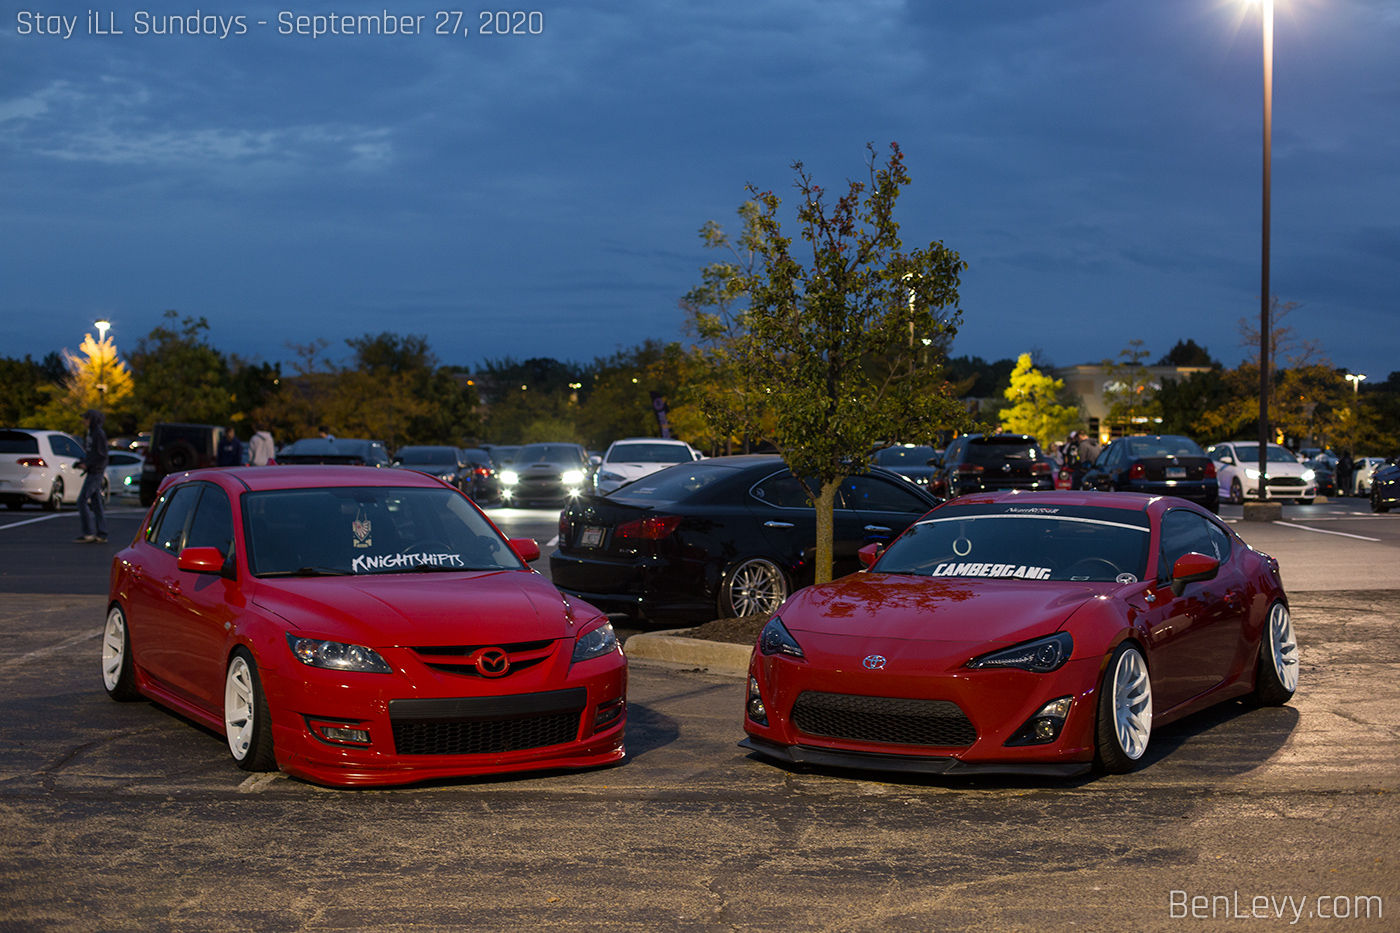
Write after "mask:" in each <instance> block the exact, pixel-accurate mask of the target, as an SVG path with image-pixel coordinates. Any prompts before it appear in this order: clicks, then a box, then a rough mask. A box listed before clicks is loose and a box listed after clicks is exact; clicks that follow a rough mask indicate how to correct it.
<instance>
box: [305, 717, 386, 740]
mask: <svg viewBox="0 0 1400 933" xmlns="http://www.w3.org/2000/svg"><path fill="white" fill-rule="evenodd" d="M306 725H307V727H308V728H310V730H311V734H312V735H314V736H316V738H318V739H320V740H321V741H323V742H329V743H331V744H332V745H368V744H370V741H369V730H368V729H362V728H358V727H359V725H360V723H359V722H357V721H356V720H342V721H337V720H334V719H332V720H323V719H308V720H307V721H306Z"/></svg>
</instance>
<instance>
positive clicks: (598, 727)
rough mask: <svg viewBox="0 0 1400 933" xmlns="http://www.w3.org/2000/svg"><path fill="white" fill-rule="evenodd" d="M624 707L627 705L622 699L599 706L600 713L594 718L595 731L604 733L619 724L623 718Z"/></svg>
mask: <svg viewBox="0 0 1400 933" xmlns="http://www.w3.org/2000/svg"><path fill="white" fill-rule="evenodd" d="M624 705H625V703H624V701H623V700H622V699H621V698H619V699H616V700H611V701H609V702H607V703H600V704H599V705H598V712H597V714H596V715H594V717H593V731H594V732H602V731H603V730H604V729H606V728H608V727H609V726H611V725H612V724H613V723H615V722H617V720H618V719H619V718H620V717H621V716H622V710H623V707H624Z"/></svg>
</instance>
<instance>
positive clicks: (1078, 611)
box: [740, 491, 1298, 776]
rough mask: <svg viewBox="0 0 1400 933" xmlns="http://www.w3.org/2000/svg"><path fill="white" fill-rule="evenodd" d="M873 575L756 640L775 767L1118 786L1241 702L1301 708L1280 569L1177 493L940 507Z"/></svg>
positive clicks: (796, 608) (807, 598) (806, 602)
mask: <svg viewBox="0 0 1400 933" xmlns="http://www.w3.org/2000/svg"><path fill="white" fill-rule="evenodd" d="M861 554H862V559H864V560H866V561H867V563H870V562H873V564H872V565H871V566H869V568H868V570H866V571H864V572H861V573H855V574H851V575H849V576H847V577H843V578H842V579H840V580H835V581H832V582H831V583H828V584H824V585H822V586H814V587H809V588H808V589H805V590H802V591H801V592H799V593H797V594H795V595H794V596H792V597H791V598H790V599H788V601H787V602H786V603H784V604H783V605H782V606H781V607H780V608H779V609H778V611H777V613H776V614H775V615H774V616H773V618H772V619H770V620H769V622H768V623H767V625H766V626H765V627H764V628H763V630H762V631H761V632H760V634H759V638H758V643H757V645H756V646H755V648H754V652H753V655H752V660H751V662H750V665H749V687H748V702H747V704H746V707H745V719H744V731H745V732H746V733H747V734H748V737H747V739H745V740H744V741H743V742H742V743H740V744H741V745H743V746H744V747H746V748H749V749H751V750H753V751H755V752H757V753H759V754H761V755H763V756H766V757H769V758H773V759H776V760H779V761H787V762H806V763H809V764H819V765H831V766H840V767H852V768H868V769H873V770H887V771H922V772H929V773H938V774H972V773H986V772H1023V773H1031V774H1043V775H1061V776H1069V775H1074V774H1078V773H1080V772H1083V771H1087V770H1089V769H1090V768H1091V767H1095V766H1096V767H1097V768H1098V769H1099V770H1102V771H1109V772H1125V771H1130V770H1132V769H1133V768H1135V767H1137V766H1138V765H1139V764H1141V763H1142V762H1143V760H1144V755H1145V754H1146V752H1147V746H1148V742H1149V740H1150V738H1151V735H1152V730H1153V729H1154V728H1156V727H1160V726H1162V725H1164V724H1166V723H1168V722H1171V721H1173V720H1175V719H1179V718H1181V717H1182V716H1185V715H1187V714H1189V713H1193V712H1196V711H1197V710H1200V709H1204V708H1205V707H1207V706H1210V705H1212V704H1214V703H1219V702H1221V701H1223V700H1228V699H1230V698H1232V697H1238V696H1243V695H1250V694H1252V695H1253V698H1254V699H1255V700H1256V701H1257V702H1259V703H1261V704H1267V705H1278V704H1283V703H1286V702H1288V700H1289V699H1290V698H1291V697H1292V696H1293V692H1294V690H1295V689H1296V687H1297V684H1298V645H1297V642H1296V640H1295V639H1294V636H1293V625H1292V622H1291V621H1290V617H1289V613H1288V601H1287V597H1286V595H1285V594H1284V591H1283V585H1282V583H1281V581H1280V579H1279V570H1278V564H1277V562H1276V561H1274V559H1273V558H1271V557H1269V556H1268V555H1265V554H1262V553H1260V552H1258V551H1255V550H1254V549H1252V548H1251V547H1249V546H1248V545H1247V544H1245V543H1244V541H1242V540H1241V539H1240V538H1239V537H1238V536H1237V535H1236V534H1235V533H1234V532H1233V531H1231V530H1230V528H1229V527H1228V526H1226V525H1224V524H1222V523H1221V522H1220V520H1219V519H1218V518H1217V517H1216V516H1214V515H1212V514H1211V513H1210V512H1208V511H1207V510H1206V509H1204V508H1201V507H1200V506H1198V505H1195V504H1194V503H1191V502H1187V501H1186V500H1184V499H1178V498H1176V497H1173V496H1147V495H1143V494H1138V493H1073V492H1049V491H1046V492H1032V493H1027V492H1019V491H1017V492H1002V493H993V494H982V495H977V494H974V495H970V496H964V497H962V498H959V499H954V500H952V501H950V502H946V503H944V504H943V505H941V506H938V507H937V508H935V509H933V510H932V511H930V512H929V513H928V514H926V515H925V516H924V517H923V518H922V519H920V520H919V521H917V522H915V523H914V524H913V525H911V526H910V528H909V529H908V530H907V531H906V532H905V533H904V534H903V535H902V536H901V537H900V538H898V539H897V540H896V541H894V542H893V543H892V544H891V545H890V546H889V549H888V550H886V551H885V552H884V553H883V554H879V555H878V557H877V554H876V551H875V546H873V545H871V546H868V547H866V548H864V549H862V552H861Z"/></svg>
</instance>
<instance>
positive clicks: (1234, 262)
mask: <svg viewBox="0 0 1400 933" xmlns="http://www.w3.org/2000/svg"><path fill="white" fill-rule="evenodd" d="M0 3H3V0H0ZM67 6H69V5H62V6H57V5H56V6H52V7H49V6H45V5H44V4H43V3H41V2H34V3H31V4H30V5H28V6H25V7H16V6H13V5H12V4H6V5H0V216H3V218H4V223H3V225H0V356H22V355H24V354H33V355H35V356H36V357H37V356H41V355H43V354H45V353H47V352H49V351H51V350H55V349H58V348H60V347H70V348H71V347H76V346H77V345H78V343H79V342H80V341H81V340H82V335H83V333H84V332H85V331H90V330H92V327H91V322H92V321H93V320H95V319H97V318H98V317H104V316H105V317H107V318H109V319H110V320H111V321H112V322H113V324H114V327H113V335H114V336H115V337H116V339H117V343H118V346H119V348H127V349H129V348H130V347H131V346H132V344H133V343H134V341H135V340H136V339H137V338H138V337H140V336H141V335H143V334H145V333H147V332H148V331H150V329H151V328H152V327H153V326H155V325H156V324H157V323H158V322H159V320H160V316H161V314H162V312H163V311H164V310H165V309H167V308H174V309H177V310H178V311H179V312H181V313H182V314H189V315H195V316H202V317H205V318H207V319H208V320H209V323H210V325H211V332H210V339H211V340H212V342H213V343H214V344H215V345H216V346H217V347H219V348H220V349H223V350H226V351H231V352H235V353H238V354H240V355H243V356H246V357H257V358H261V359H264V360H274V361H275V360H287V359H291V358H292V357H293V355H294V354H293V353H292V352H291V351H290V350H289V349H288V344H289V343H295V344H305V343H309V342H312V341H314V340H316V339H318V338H324V339H327V340H329V341H331V342H332V344H333V349H334V352H342V353H343V352H348V351H347V350H346V348H345V344H344V342H343V341H344V340H345V338H347V337H356V336H359V335H362V334H365V333H379V332H381V331H392V332H395V333H400V334H423V335H426V336H427V337H428V338H429V340H430V342H431V345H432V347H433V349H434V350H435V352H436V353H437V355H438V357H439V358H440V359H441V360H442V361H443V362H445V363H456V364H461V365H467V366H471V365H475V364H478V363H480V362H481V361H483V360H487V359H499V358H502V357H515V358H517V359H519V358H527V357H533V356H552V357H556V358H559V359H573V360H579V361H588V360H591V359H592V358H593V357H595V356H600V355H607V354H610V353H612V352H613V351H615V350H616V349H618V348H619V347H628V346H632V345H635V344H637V343H639V342H641V341H642V340H643V339H645V338H654V339H658V340H663V341H667V340H677V339H682V337H683V334H682V332H681V327H680V324H681V315H680V312H679V310H678V308H677V299H678V298H679V297H680V296H681V295H682V294H684V293H685V292H686V291H687V290H688V289H689V288H691V287H692V286H694V285H695V284H697V282H698V280H699V275H698V270H699V268H700V266H702V265H703V264H704V263H706V262H708V261H711V260H712V259H715V258H718V257H716V256H715V255H713V254H709V253H707V251H706V250H705V249H704V248H703V246H702V244H701V241H700V239H699V237H698V235H697V231H698V230H699V228H700V226H701V224H702V223H704V222H705V221H707V220H716V221H720V222H721V223H725V224H727V225H729V226H730V227H731V228H737V217H736V215H735V208H736V207H737V206H738V205H739V204H740V203H741V202H742V201H743V200H744V198H745V185H746V184H752V185H754V186H755V187H757V188H759V189H772V190H775V191H777V192H778V193H780V194H784V195H786V194H788V193H790V192H791V183H792V179H793V173H792V170H791V168H790V166H791V163H792V162H793V161H794V160H802V161H803V162H804V163H805V164H806V166H807V168H808V169H809V170H810V171H811V172H812V173H813V174H814V175H815V177H816V180H817V181H818V182H819V183H822V184H824V185H825V186H826V187H827V188H828V189H834V188H836V187H839V186H841V185H842V184H843V182H844V180H845V179H848V178H860V177H862V176H863V175H864V173H865V165H864V157H865V148H864V147H865V144H866V143H867V142H874V143H875V144H876V145H877V146H878V147H881V148H883V147H884V146H885V145H887V144H888V143H889V142H890V141H897V142H898V143H899V144H900V146H901V148H902V149H903V150H904V152H905V154H906V159H907V165H908V168H909V171H910V174H911V175H912V177H913V184H912V186H911V187H909V188H908V189H907V190H906V191H905V193H904V195H903V197H902V198H901V200H900V205H899V219H900V221H901V223H902V225H903V226H902V234H903V236H904V239H905V243H906V245H908V246H911V247H912V246H920V245H926V244H927V243H928V242H929V241H931V240H941V241H943V242H944V243H945V244H946V245H948V246H949V247H950V248H952V249H954V250H957V251H958V252H959V253H960V254H961V256H962V258H963V259H964V260H965V261H966V262H967V263H968V270H967V272H966V273H965V274H964V277H963V282H962V289H961V307H962V309H963V326H962V329H961V331H960V333H959V335H958V338H957V340H956V342H955V343H954V345H953V350H952V352H953V354H954V355H962V354H970V355H979V356H982V357H985V358H987V359H995V358H1001V357H1007V356H1014V355H1016V354H1018V353H1020V352H1025V351H1029V350H1032V349H1036V350H1039V351H1040V353H1041V354H1042V356H1043V357H1045V358H1048V359H1049V360H1052V361H1053V362H1055V363H1056V364H1059V365H1069V364H1073V363H1080V362H1090V361H1096V360H1099V359H1102V358H1104V357H1109V356H1114V355H1116V354H1117V353H1118V352H1119V351H1120V350H1121V349H1123V348H1124V346H1125V345H1126V344H1127V342H1128V341H1129V340H1133V339H1140V340H1142V341H1144V344H1145V346H1146V348H1147V349H1148V350H1149V351H1150V352H1151V353H1152V354H1153V355H1154V358H1155V356H1158V355H1161V354H1162V353H1165V352H1166V351H1167V350H1168V349H1170V347H1171V346H1172V345H1173V344H1174V343H1175V342H1176V341H1177V340H1179V339H1185V338H1191V339H1194V340H1195V341H1196V342H1197V343H1200V344H1203V345H1205V346H1206V347H1208V348H1209V349H1210V351H1211V353H1212V354H1213V355H1214V356H1215V357H1216V358H1218V359H1221V360H1222V361H1224V362H1225V363H1226V364H1228V365H1234V364H1235V363H1237V362H1238V361H1239V360H1240V359H1241V358H1242V357H1243V356H1244V355H1245V353H1246V351H1245V350H1244V349H1242V348H1241V347H1240V346H1239V341H1240V337H1239V333H1238V327H1237V322H1238V321H1239V319H1240V318H1241V317H1245V316H1250V317H1253V318H1254V319H1255V320H1257V316H1258V310H1259V299H1258V295H1259V264H1260V255H1259V254H1260V245H1259V244H1260V178H1261V164H1260V163H1261V109H1262V108H1261V99H1262V78H1261V70H1262V67H1261V48H1260V25H1259V13H1258V8H1257V7H1255V6H1252V5H1250V4H1248V3H1245V2H1238V0H1232V2H1220V0H1168V2H1163V3H1145V2H1142V0H1053V2H1052V0H860V2H857V0H852V2H841V0H705V2H696V0H647V2H640V0H633V2H628V0H567V2H553V0H540V2H538V3H535V4H534V6H533V7H524V8H522V11H526V10H529V9H534V10H536V11H538V12H539V13H540V14H541V15H540V16H539V17H536V18H535V19H533V20H529V19H528V18H522V19H523V20H524V21H523V22H522V23H521V25H522V28H523V30H524V34H519V35H483V34H481V32H480V31H479V30H480V29H481V27H482V25H483V23H491V24H495V23H496V22H497V18H496V17H492V16H489V15H488V16H487V17H485V18H483V17H482V16H481V15H480V13H481V10H482V8H481V7H473V8H470V9H465V8H463V10H462V12H463V14H464V15H463V16H461V17H460V19H458V18H455V17H454V16H453V15H451V13H450V12H449V11H444V12H447V13H449V15H448V16H447V17H446V18H445V19H444V18H443V17H441V16H438V15H435V14H436V12H437V11H436V10H435V8H433V7H432V6H429V5H415V4H414V3H404V2H402V0H377V2H375V3H372V4H361V5H358V6H356V5H347V6H330V5H327V6H321V7H312V6H307V7H289V8H282V7H276V6H273V5H268V4H264V3H258V2H253V0H247V2H242V3H240V2H239V0H229V2H225V0H221V2H220V5H219V6H217V7H215V6H213V5H212V4H208V3H200V2H190V3H186V4H183V5H171V4H163V5H161V6H159V7H156V6H144V7H130V8H123V9H119V10H118V9H111V10H109V11H103V12H101V13H99V20H98V22H99V24H100V28H101V29H102V30H111V31H115V30H121V34H120V35H115V34H109V35H98V34H94V33H92V32H90V31H89V22H88V17H87V15H86V14H87V8H86V7H85V8H83V9H81V10H79V11H78V12H77V14H76V16H77V18H76V20H75V21H74V20H73V17H74V16H75V14H74V13H73V12H71V11H69V10H67V9H66V7H67ZM196 11H198V12H200V13H201V14H202V15H203V16H206V17H208V16H211V15H217V16H222V17H223V22H222V23H220V22H214V21H211V20H209V19H203V20H201V21H200V27H201V29H203V28H204V27H206V26H211V25H212V26H213V27H214V28H215V29H216V30H217V31H222V30H224V29H226V28H227V29H228V32H229V34H228V35H227V36H226V37H223V36H221V35H218V34H216V35H213V36H211V35H203V34H200V35H157V34H155V30H156V29H159V28H160V27H161V26H162V25H163V24H166V23H169V19H168V18H170V17H175V16H182V17H188V16H190V15H192V14H194V13H195V12H196ZM386 11H387V12H389V13H392V14H394V15H396V16H413V17H420V16H421V17H422V19H421V21H420V20H417V19H415V23H416V24H420V25H419V28H420V29H421V32H420V33H418V34H410V35H404V34H402V31H401V30H400V32H399V34H396V35H392V36H391V35H382V34H381V35H329V34H328V35H323V36H319V37H313V36H310V35H297V34H295V23H296V20H295V17H296V16H301V15H305V16H308V17H311V16H315V15H325V14H329V13H332V12H334V13H337V14H344V13H351V14H364V15H369V14H378V15H380V16H381V17H382V15H383V14H384V13H385V12H386ZM138 12H139V13H141V14H144V18H142V17H138V16H137V13H138ZM36 14H42V15H43V17H44V18H43V19H39V18H37V17H36ZM58 14H61V15H65V16H68V17H69V18H70V21H73V22H74V29H73V33H72V35H71V37H65V36H64V34H63V31H65V30H66V28H67V24H66V23H62V22H56V21H55V20H53V19H52V18H50V17H51V16H53V15H58ZM279 14H289V15H290V16H291V17H292V19H291V22H292V23H293V30H294V31H293V34H291V35H283V34H280V33H279V30H280V29H281V28H283V27H281V26H279V23H280V22H283V21H285V20H279ZM235 17H241V18H242V19H241V28H243V29H245V30H246V31H245V32H242V33H241V34H240V33H239V31H238V30H239V28H240V23H239V22H238V21H235V20H234V18H235ZM1276 17H1277V20H1276V35H1275V81H1274V148H1273V219H1274V220H1273V262H1272V280H1273V291H1274V292H1275V293H1276V294H1277V295H1278V296H1279V297H1280V298H1282V299H1283V300H1287V301H1296V302H1299V303H1300V305H1301V307H1300V308H1299V309H1298V310H1297V311H1296V312H1294V314H1293V315H1292V316H1291V317H1290V318H1289V321H1288V323H1289V324H1291V325H1293V327H1294V328H1295V330H1296V331H1297V332H1298V334H1299V335H1300V336H1302V337H1306V338H1313V339H1316V340H1318V341H1320V343H1321V344H1322V347H1323V349H1324V350H1325V351H1326V353H1327V355H1328V357H1330V359H1331V361H1332V362H1333V363H1334V364H1335V365H1337V366H1344V367H1347V368H1349V369H1350V370H1351V371H1353V372H1365V373H1368V374H1371V375H1372V376H1373V378H1376V379H1384V378H1385V376H1386V374H1388V373H1389V372H1391V371H1393V370H1400V55H1397V53H1396V50H1397V49H1400V0H1278V7H1277V13H1276ZM259 20H262V21H264V22H265V23H266V25H258V21H259ZM185 22H186V23H188V22H192V21H191V20H186V21H185ZM400 22H401V21H400ZM517 22H519V21H517ZM224 23H230V24H231V25H230V26H227V27H226V26H225V25H224ZM310 23H311V21H310V20H308V25H309V24H310ZM532 25H535V26H539V27H540V28H539V30H538V31H537V32H536V33H535V34H530V32H529V29H530V26H532ZM55 26H57V28H58V29H59V30H60V32H59V34H57V35H52V34H49V29H50V28H52V27H55ZM438 27H443V28H446V29H448V30H451V29H453V28H454V27H455V28H456V29H457V31H458V34H457V35H450V34H449V35H438V34H436V32H435V30H436V29H437V28H438ZM466 27H470V29H471V34H470V35H463V34H462V31H463V30H464V29H465V28H466ZM41 29H43V30H44V33H43V34H40V30H41ZM142 29H144V30H145V31H144V34H142V32H140V30H142Z"/></svg>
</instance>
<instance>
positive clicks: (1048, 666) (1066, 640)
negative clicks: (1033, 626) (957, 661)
mask: <svg viewBox="0 0 1400 933" xmlns="http://www.w3.org/2000/svg"><path fill="white" fill-rule="evenodd" d="M1073 651H1074V639H1073V638H1071V637H1070V634H1069V632H1058V633H1056V634H1054V635H1051V636H1050V637H1049V638H1037V639H1036V640H1035V641H1028V642H1025V643H1024V644H1020V645H1016V646H1015V647H1012V648H1005V649H1003V650H1001V651H993V652H992V653H990V654H984V655H981V656H980V657H976V658H973V659H972V660H971V661H968V662H967V666H968V667H970V668H972V669H973V670H980V669H982V668H987V667H1014V668H1017V669H1018V670H1023V671H1032V672H1034V673H1037V674H1048V673H1049V672H1050V671H1054V670H1058V669H1059V668H1060V667H1062V666H1063V665H1064V663H1065V662H1066V661H1068V660H1069V656H1070V654H1071V653H1073Z"/></svg>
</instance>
